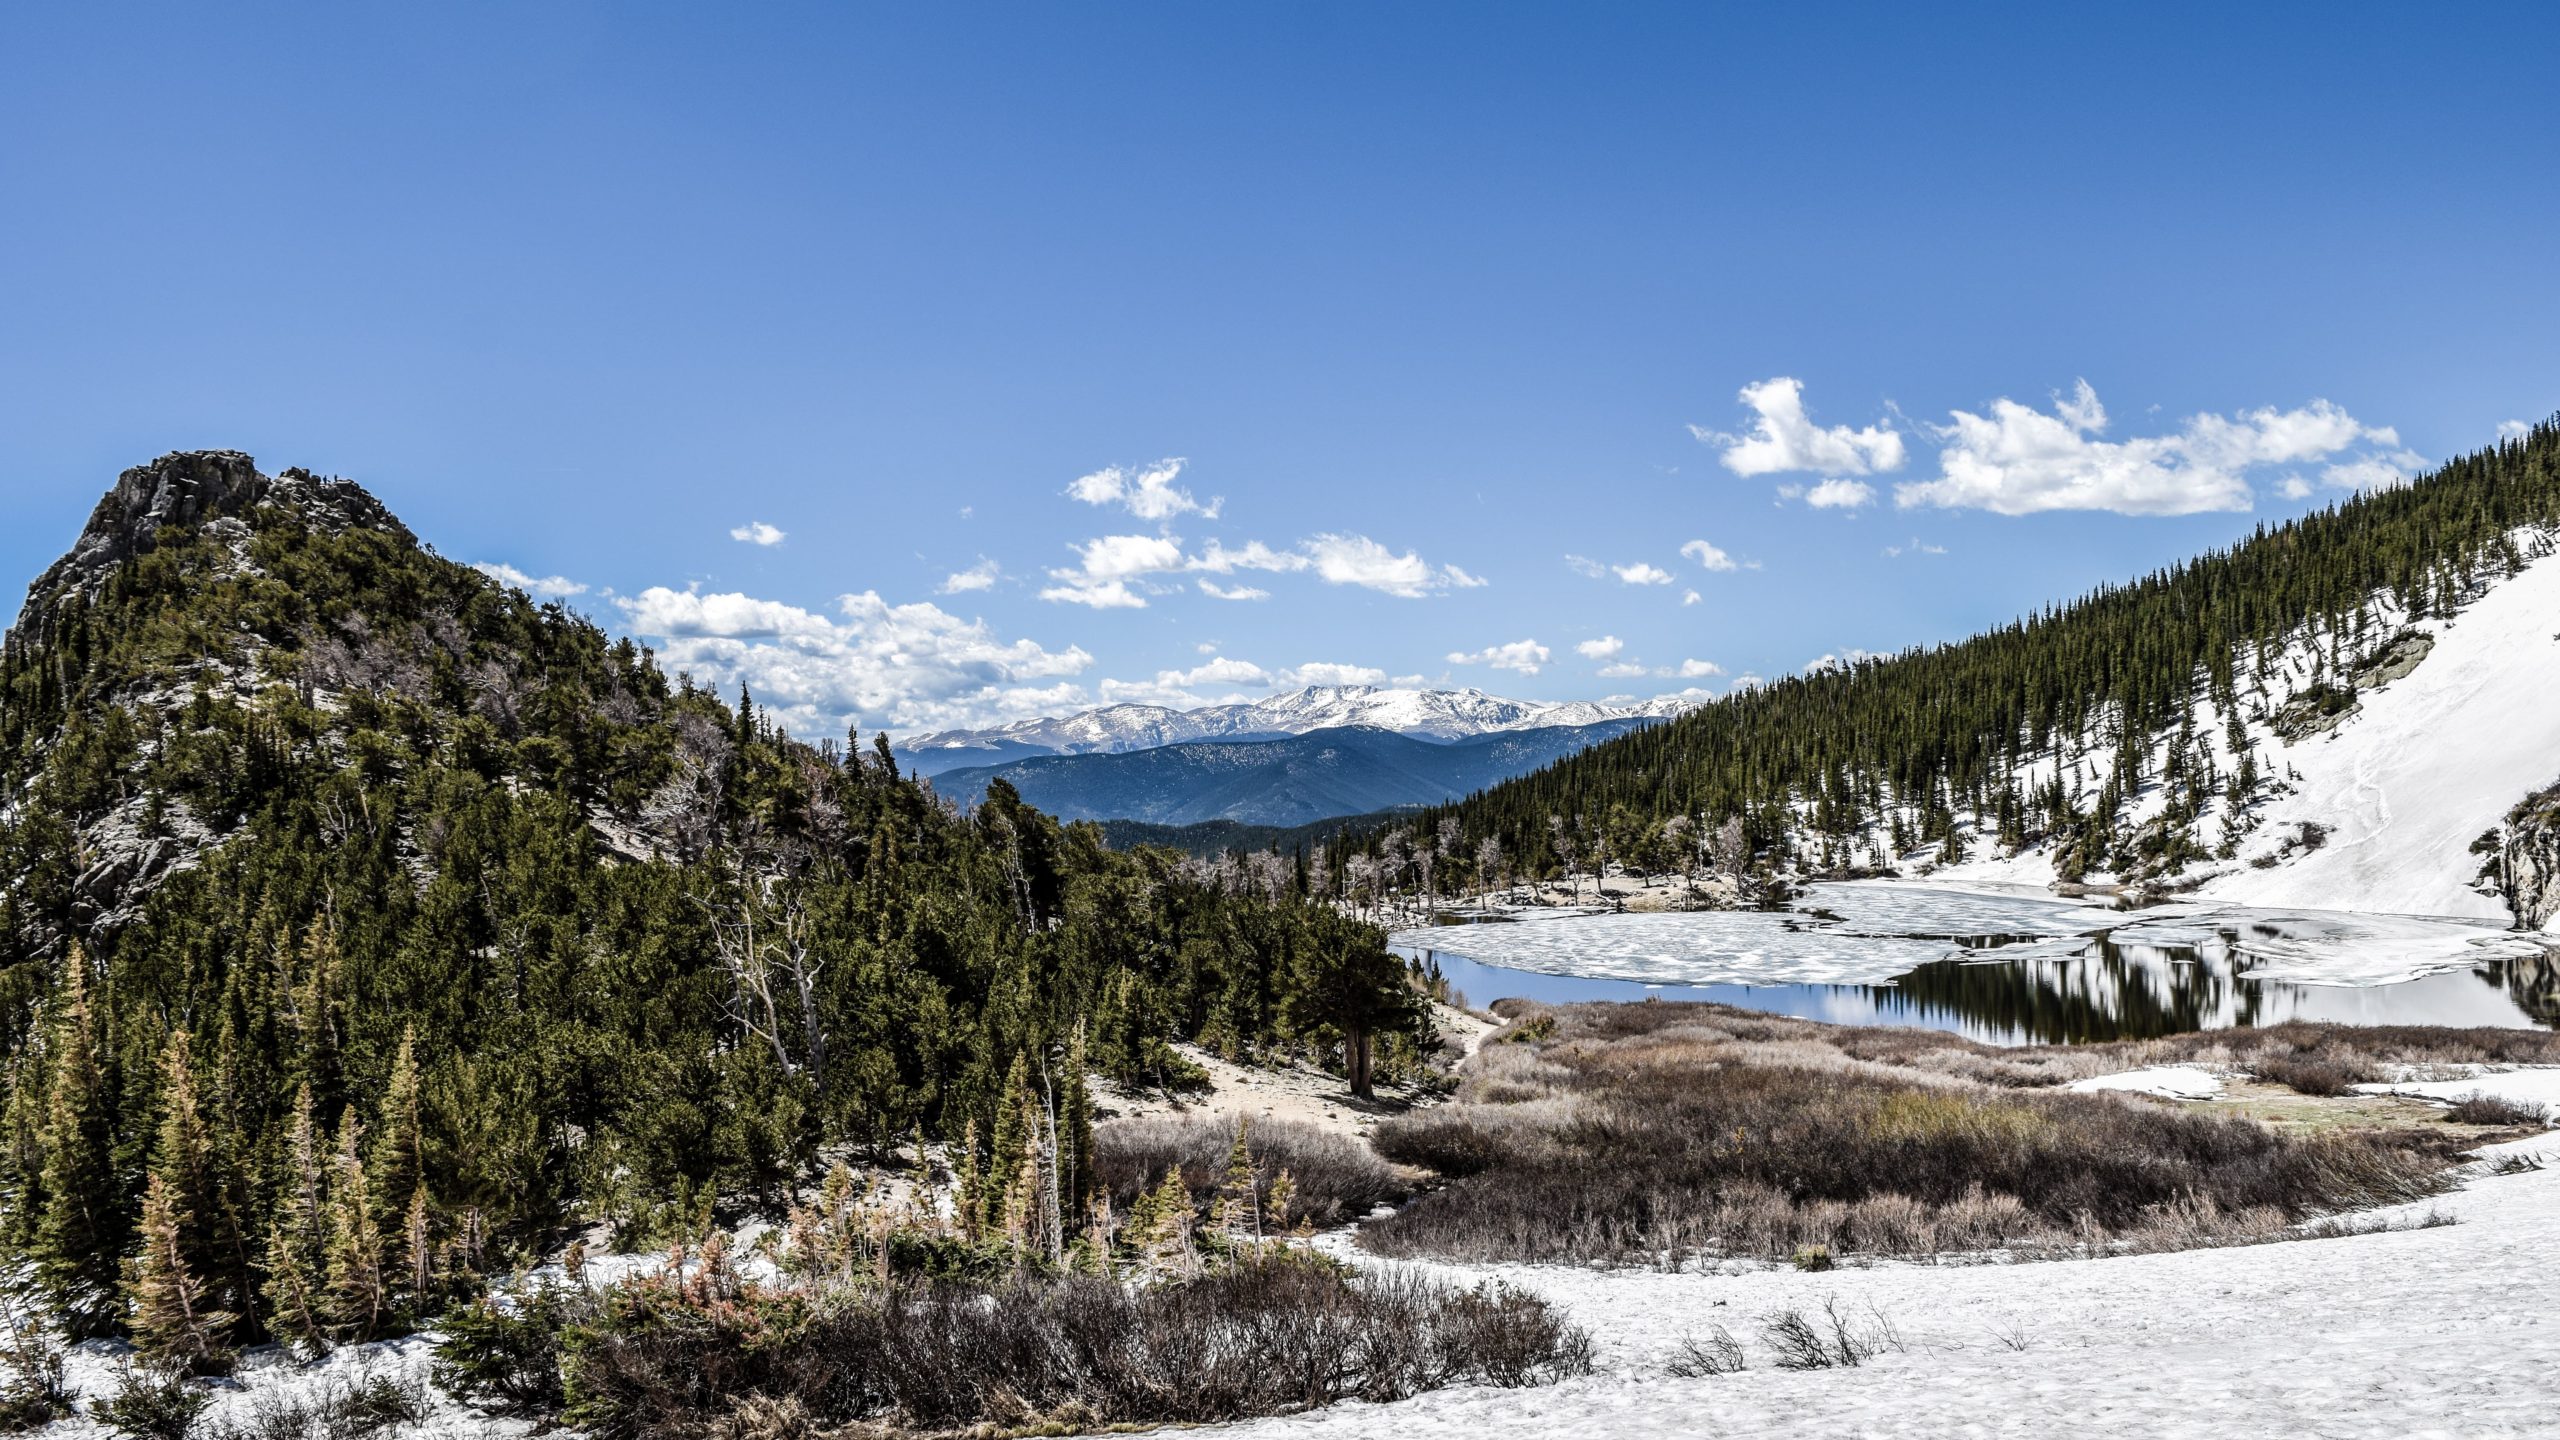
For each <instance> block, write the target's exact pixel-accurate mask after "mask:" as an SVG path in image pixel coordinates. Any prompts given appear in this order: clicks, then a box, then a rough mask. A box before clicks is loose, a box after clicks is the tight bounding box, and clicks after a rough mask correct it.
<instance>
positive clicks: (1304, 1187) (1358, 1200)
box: [1093, 1115, 1404, 1225]
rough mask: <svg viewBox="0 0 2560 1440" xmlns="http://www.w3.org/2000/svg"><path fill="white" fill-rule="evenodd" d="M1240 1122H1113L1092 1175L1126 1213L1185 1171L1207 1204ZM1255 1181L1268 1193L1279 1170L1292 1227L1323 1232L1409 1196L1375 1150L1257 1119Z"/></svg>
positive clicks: (1097, 1150) (1096, 1143)
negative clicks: (1300, 1223)
mask: <svg viewBox="0 0 2560 1440" xmlns="http://www.w3.org/2000/svg"><path fill="white" fill-rule="evenodd" d="M1235 1140H1236V1126H1235V1122H1234V1121H1233V1120H1230V1119H1222V1118H1220V1117H1218V1116H1215V1115H1155V1116H1148V1117H1145V1118H1142V1119H1136V1120H1114V1121H1112V1122H1111V1123H1110V1124H1107V1125H1103V1126H1100V1127H1097V1128H1096V1129H1095V1131H1094V1134H1093V1165H1094V1174H1095V1176H1096V1178H1098V1179H1099V1180H1100V1181H1101V1182H1102V1185H1103V1188H1104V1189H1106V1190H1108V1191H1109V1192H1110V1194H1111V1203H1112V1205H1113V1206H1114V1207H1115V1208H1117V1209H1118V1210H1120V1211H1122V1212H1123V1213H1125V1212H1126V1211H1127V1210H1128V1208H1129V1207H1130V1205H1131V1204H1133V1203H1134V1202H1135V1201H1136V1200H1137V1198H1138V1195H1139V1192H1141V1191H1143V1190H1146V1189H1150V1188H1152V1187H1153V1186H1154V1185H1155V1184H1156V1182H1158V1181H1160V1180H1162V1179H1163V1178H1164V1172H1165V1171H1166V1170H1167V1169H1168V1168H1170V1167H1172V1166H1176V1165H1179V1166H1181V1167H1182V1180H1183V1183H1184V1184H1185V1185H1188V1186H1189V1187H1191V1198H1192V1199H1193V1200H1194V1201H1195V1202H1198V1203H1200V1204H1202V1205H1207V1204H1209V1203H1210V1202H1211V1201H1212V1200H1214V1198H1215V1197H1216V1195H1217V1192H1218V1188H1219V1187H1220V1186H1221V1185H1222V1184H1224V1183H1225V1181H1226V1172H1227V1156H1228V1154H1229V1153H1230V1151H1231V1150H1232V1149H1233V1148H1234V1145H1235ZM1245 1143H1246V1148H1247V1149H1249V1150H1250V1151H1251V1152H1252V1154H1253V1163H1254V1175H1255V1178H1256V1180H1257V1181H1258V1182H1259V1184H1260V1185H1261V1187H1262V1189H1263V1190H1264V1191H1265V1192H1266V1193H1267V1192H1268V1191H1269V1189H1270V1186H1271V1182H1272V1180H1273V1179H1275V1178H1277V1177H1278V1175H1279V1174H1280V1172H1281V1171H1283V1170H1286V1171H1288V1172H1289V1178H1290V1181H1291V1183H1292V1184H1293V1185H1295V1187H1296V1198H1295V1199H1293V1200H1292V1201H1291V1202H1290V1214H1289V1217H1288V1223H1295V1222H1296V1221H1297V1220H1298V1219H1299V1218H1300V1217H1305V1218H1307V1219H1310V1220H1313V1221H1314V1222H1315V1223H1316V1224H1318V1225H1338V1224H1341V1223H1343V1222H1345V1221H1349V1220H1357V1219H1359V1218H1360V1217H1361V1216H1363V1215H1366V1214H1368V1213H1369V1212H1370V1211H1372V1210H1374V1209H1376V1208H1377V1207H1378V1206H1380V1205H1382V1204H1385V1203H1386V1202H1388V1201H1390V1200H1393V1199H1395V1198H1397V1197H1398V1196H1399V1195H1401V1194H1403V1193H1404V1187H1403V1186H1401V1185H1399V1184H1398V1183H1397V1182H1396V1177H1395V1172H1394V1171H1393V1170H1390V1169H1388V1168H1387V1167H1386V1166H1385V1165H1384V1164H1381V1163H1380V1162H1379V1160H1378V1157H1377V1156H1376V1155H1375V1154H1373V1153H1371V1152H1370V1150H1369V1148H1368V1147H1367V1146H1365V1145H1362V1144H1361V1143H1360V1142H1359V1141H1357V1140H1354V1139H1352V1138H1350V1137H1349V1136H1346V1135H1336V1134H1333V1133H1332V1132H1330V1131H1325V1130H1319V1129H1317V1128H1316V1127H1314V1126H1312V1125H1305V1124H1300V1123H1298V1122H1296V1121H1289V1120H1256V1121H1254V1122H1252V1123H1251V1124H1250V1125H1248V1126H1247V1127H1246V1131H1245Z"/></svg>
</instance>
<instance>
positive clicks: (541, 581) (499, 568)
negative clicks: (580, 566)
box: [471, 561, 587, 600]
mask: <svg viewBox="0 0 2560 1440" xmlns="http://www.w3.org/2000/svg"><path fill="white" fill-rule="evenodd" d="M471 568H472V569H474V570H477V571H479V572H480V573H481V574H483V575H486V576H488V577H489V578H490V579H492V580H495V581H497V582H498V583H499V584H501V585H513V586H514V587H516V588H517V589H519V590H522V591H523V592H525V593H526V594H528V595H535V596H539V597H541V598H543V599H546V600H557V599H561V598H564V597H566V596H570V595H584V594H586V593H587V587H586V586H584V585H581V584H579V583H578V582H577V581H575V580H572V579H569V578H568V577H567V576H565V575H527V574H526V573H524V572H523V571H521V570H519V569H517V568H516V567H514V566H513V565H503V564H499V563H498V562H496V561H480V562H478V563H475V564H474V565H473V566H472V567H471Z"/></svg>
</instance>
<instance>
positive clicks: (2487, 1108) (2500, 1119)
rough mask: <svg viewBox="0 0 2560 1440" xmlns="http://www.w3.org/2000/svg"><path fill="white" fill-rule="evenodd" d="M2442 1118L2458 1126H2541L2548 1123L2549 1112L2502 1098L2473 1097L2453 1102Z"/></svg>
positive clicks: (2493, 1096) (2494, 1096)
mask: <svg viewBox="0 0 2560 1440" xmlns="http://www.w3.org/2000/svg"><path fill="white" fill-rule="evenodd" d="M2444 1118H2446V1119H2447V1120H2451V1121H2453V1122H2454V1123H2456V1124H2459V1125H2541V1124H2546V1123H2548V1121H2549V1119H2550V1112H2548V1111H2546V1110H2545V1109H2544V1108H2543V1107H2541V1106H2539V1105H2527V1104H2525V1103H2523V1102H2521V1101H2517V1100H2509V1099H2507V1098H2505V1097H2504V1096H2499V1095H2473V1096H2471V1097H2469V1098H2468V1099H2464V1100H2458V1101H2456V1102H2454V1106H2453V1108H2452V1109H2451V1110H2448V1111H2446V1112H2445V1117H2444Z"/></svg>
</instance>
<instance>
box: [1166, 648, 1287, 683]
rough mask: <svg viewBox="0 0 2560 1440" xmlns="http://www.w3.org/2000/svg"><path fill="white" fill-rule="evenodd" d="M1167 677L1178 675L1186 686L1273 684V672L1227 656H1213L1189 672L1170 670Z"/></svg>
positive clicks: (1250, 662) (1247, 661)
mask: <svg viewBox="0 0 2560 1440" xmlns="http://www.w3.org/2000/svg"><path fill="white" fill-rule="evenodd" d="M1165 675H1178V676H1179V678H1180V683H1182V684H1184V685H1268V684H1270V683H1271V672H1269V671H1267V670H1265V669H1263V668H1262V667H1261V666H1259V665H1256V664H1254V663H1253V662H1252V661H1250V660H1237V659H1234V658H1232V657H1230V656H1225V655H1218V656H1212V657H1211V658H1210V659H1209V660H1208V661H1207V662H1205V663H1203V664H1199V665H1194V666H1192V667H1191V668H1190V669H1188V670H1183V671H1179V672H1177V671H1172V670H1168V671H1166V672H1165ZM1157 678H1159V679H1162V678H1164V677H1163V676H1159V677H1157Z"/></svg>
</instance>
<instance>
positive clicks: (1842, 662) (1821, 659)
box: [1745, 649, 1884, 679]
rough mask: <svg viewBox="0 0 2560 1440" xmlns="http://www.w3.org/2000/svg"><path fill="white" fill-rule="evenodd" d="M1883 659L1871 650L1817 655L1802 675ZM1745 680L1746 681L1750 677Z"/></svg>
mask: <svg viewBox="0 0 2560 1440" xmlns="http://www.w3.org/2000/svg"><path fill="white" fill-rule="evenodd" d="M1883 658H1884V657H1883V656H1882V655H1879V654H1877V653H1876V652H1875V651H1873V650H1858V649H1849V650H1843V651H1840V652H1838V653H1836V654H1823V655H1817V656H1815V657H1814V658H1812V659H1811V660H1807V661H1806V662H1804V673H1806V674H1807V675H1811V674H1815V673H1817V672H1819V671H1823V670H1836V669H1841V668H1844V667H1847V666H1851V665H1855V664H1857V663H1858V662H1859V661H1861V660H1881V659H1883ZM1745 678H1746V679H1747V678H1750V677H1745Z"/></svg>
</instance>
